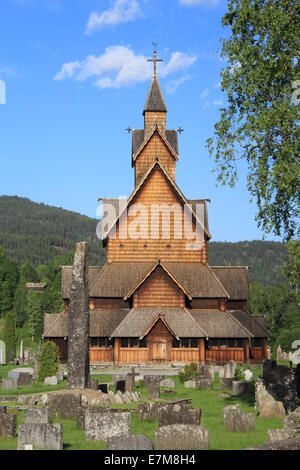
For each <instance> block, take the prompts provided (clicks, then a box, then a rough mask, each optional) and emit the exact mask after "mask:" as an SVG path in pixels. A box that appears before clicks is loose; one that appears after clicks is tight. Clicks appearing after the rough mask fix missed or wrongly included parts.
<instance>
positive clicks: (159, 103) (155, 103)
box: [143, 43, 168, 134]
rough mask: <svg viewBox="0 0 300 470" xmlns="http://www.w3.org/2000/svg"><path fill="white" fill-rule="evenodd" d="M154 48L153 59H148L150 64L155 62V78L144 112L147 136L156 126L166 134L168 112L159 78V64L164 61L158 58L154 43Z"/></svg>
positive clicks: (152, 81)
mask: <svg viewBox="0 0 300 470" xmlns="http://www.w3.org/2000/svg"><path fill="white" fill-rule="evenodd" d="M153 46H154V52H153V59H148V62H153V78H152V80H151V84H150V88H149V91H148V95H147V98H146V102H145V106H144V111H143V115H144V119H145V126H144V127H145V134H148V132H150V131H151V129H152V128H153V126H154V125H156V124H157V125H158V126H159V127H160V129H161V131H162V132H164V133H165V132H166V113H167V111H168V110H167V106H166V102H165V100H164V97H163V94H162V91H161V88H160V84H159V80H158V78H157V63H158V62H162V59H158V58H157V51H156V46H157V44H156V43H153Z"/></svg>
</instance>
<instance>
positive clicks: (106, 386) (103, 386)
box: [98, 384, 109, 393]
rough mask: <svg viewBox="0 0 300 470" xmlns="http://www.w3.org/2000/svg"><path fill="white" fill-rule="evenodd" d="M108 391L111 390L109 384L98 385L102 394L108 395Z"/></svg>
mask: <svg viewBox="0 0 300 470" xmlns="http://www.w3.org/2000/svg"><path fill="white" fill-rule="evenodd" d="M108 389H109V384H99V385H98V390H100V392H102V393H108Z"/></svg>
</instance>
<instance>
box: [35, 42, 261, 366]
mask: <svg viewBox="0 0 300 470" xmlns="http://www.w3.org/2000/svg"><path fill="white" fill-rule="evenodd" d="M152 60H153V63H154V74H153V78H152V81H151V83H150V88H149V91H148V94H147V97H146V102H145V106H144V110H143V117H144V128H143V129H140V130H132V153H131V163H132V167H133V171H134V189H133V192H132V194H131V195H130V197H129V198H128V199H126V201H125V202H124V201H123V205H122V207H121V208H120V201H119V199H109V200H104V201H103V203H104V204H108V205H109V206H110V207H113V208H114V209H115V212H114V217H113V219H112V221H111V224H110V226H109V229H108V230H107V232H106V233H105V235H104V236H103V238H102V243H103V246H104V247H105V249H106V264H105V265H104V266H102V267H96V266H90V267H88V275H87V277H88V292H89V309H90V363H91V364H94V365H97V364H98V365H100V364H114V365H116V366H119V365H121V366H122V365H126V364H131V365H132V364H151V363H156V364H158V363H166V364H174V365H176V364H185V363H192V362H193V363H199V364H222V363H226V362H228V361H229V360H234V361H236V362H239V363H249V362H261V361H262V360H263V359H264V358H267V341H268V331H267V329H266V325H265V320H264V318H263V317H258V316H255V317H254V316H252V315H251V313H250V312H249V311H248V307H247V301H248V297H249V279H248V267H247V266H210V265H209V264H208V260H207V243H209V240H210V239H211V234H210V231H209V224H208V204H207V203H208V200H207V199H200V198H199V199H197V200H191V199H188V198H187V197H186V196H185V195H184V194H183V193H182V192H181V190H180V188H179V187H178V186H177V184H176V163H177V161H178V159H179V151H178V130H168V129H167V126H166V116H167V106H166V103H165V100H164V97H163V94H162V90H161V87H160V83H159V79H158V77H157V71H156V67H157V61H158V59H157V55H156V51H154V58H153V59H152ZM179 131H181V129H179ZM153 207H155V208H157V207H164V208H166V207H169V208H170V207H171V208H174V207H175V208H177V209H178V208H179V209H181V212H180V210H179V212H178V210H177V212H176V214H177V217H176V220H177V222H178V219H179V220H180V221H181V222H182V223H183V224H184V221H185V219H186V220H189V221H190V225H191V231H192V233H193V234H194V237H195V239H197V242H195V243H194V242H193V241H191V235H190V233H189V232H188V231H186V230H180V234H179V229H178V223H176V226H175V211H174V212H172V211H170V212H169V213H170V217H169V219H168V220H169V230H167V232H168V233H167V234H166V233H165V232H166V231H165V230H164V229H163V227H162V225H163V223H162V215H159V216H158V217H153V215H152V213H153ZM137 208H138V209H139V211H138V210H137ZM142 209H143V210H142ZM137 212H140V217H139V218H138V220H139V224H140V225H143V227H142V228H141V227H140V228H139V229H138V230H136V232H137V234H136V233H135V236H128V230H129V227H130V225H131V227H132V224H133V222H134V218H135V225H134V226H135V228H136V225H137V222H136V220H137V219H136V215H137ZM178 213H179V216H178ZM145 214H146V215H145ZM186 216H187V217H186ZM186 232H188V233H186ZM198 232H199V237H197V236H196V235H197V234H198ZM199 240H200V242H199ZM99 243H100V241H99ZM71 282H72V266H63V267H62V286H61V293H62V299H63V301H64V310H63V312H61V313H58V314H45V317H44V336H43V337H44V339H45V340H51V341H54V342H55V343H56V344H57V345H58V348H59V351H60V356H61V361H62V362H66V360H67V356H68V310H69V299H70V288H71Z"/></svg>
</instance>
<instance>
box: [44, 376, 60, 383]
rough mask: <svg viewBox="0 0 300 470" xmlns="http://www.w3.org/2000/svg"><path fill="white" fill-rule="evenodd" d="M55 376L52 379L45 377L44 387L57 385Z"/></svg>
mask: <svg viewBox="0 0 300 470" xmlns="http://www.w3.org/2000/svg"><path fill="white" fill-rule="evenodd" d="M57 383H58V381H57V376H56V375H53V376H52V377H46V378H45V380H44V385H57Z"/></svg>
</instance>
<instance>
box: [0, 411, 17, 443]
mask: <svg viewBox="0 0 300 470" xmlns="http://www.w3.org/2000/svg"><path fill="white" fill-rule="evenodd" d="M16 427H17V417H16V414H15V413H14V412H8V411H7V407H6V406H0V437H15V436H16Z"/></svg>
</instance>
